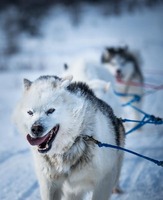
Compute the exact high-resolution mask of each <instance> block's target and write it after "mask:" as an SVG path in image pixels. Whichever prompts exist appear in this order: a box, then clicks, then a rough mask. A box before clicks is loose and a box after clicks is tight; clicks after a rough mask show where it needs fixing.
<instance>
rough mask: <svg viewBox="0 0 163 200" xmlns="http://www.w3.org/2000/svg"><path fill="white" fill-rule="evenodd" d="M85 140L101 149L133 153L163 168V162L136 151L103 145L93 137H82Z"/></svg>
mask: <svg viewBox="0 0 163 200" xmlns="http://www.w3.org/2000/svg"><path fill="white" fill-rule="evenodd" d="M82 137H83V139H84V140H86V141H92V142H94V143H95V144H97V145H98V146H99V147H100V148H102V147H107V148H112V149H118V150H121V151H125V152H128V153H131V154H133V155H136V156H138V157H141V158H143V159H146V160H148V161H151V162H153V163H155V164H156V165H158V166H161V167H163V161H159V160H156V159H153V158H150V157H147V156H144V155H142V154H139V153H136V152H134V151H131V150H129V149H126V148H123V147H120V146H116V145H112V144H107V143H102V142H100V141H98V140H96V139H94V138H93V137H92V136H88V135H83V136H82Z"/></svg>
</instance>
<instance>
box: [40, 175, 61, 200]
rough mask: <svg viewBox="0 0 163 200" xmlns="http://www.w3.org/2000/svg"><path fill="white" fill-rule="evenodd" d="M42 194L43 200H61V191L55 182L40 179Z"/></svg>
mask: <svg viewBox="0 0 163 200" xmlns="http://www.w3.org/2000/svg"><path fill="white" fill-rule="evenodd" d="M39 184H40V193H41V199H42V200H54V199H55V200H60V199H61V195H62V192H61V189H60V187H59V186H58V185H56V184H55V183H54V182H51V181H48V180H47V179H45V178H43V177H42V178H41V180H40V178H39Z"/></svg>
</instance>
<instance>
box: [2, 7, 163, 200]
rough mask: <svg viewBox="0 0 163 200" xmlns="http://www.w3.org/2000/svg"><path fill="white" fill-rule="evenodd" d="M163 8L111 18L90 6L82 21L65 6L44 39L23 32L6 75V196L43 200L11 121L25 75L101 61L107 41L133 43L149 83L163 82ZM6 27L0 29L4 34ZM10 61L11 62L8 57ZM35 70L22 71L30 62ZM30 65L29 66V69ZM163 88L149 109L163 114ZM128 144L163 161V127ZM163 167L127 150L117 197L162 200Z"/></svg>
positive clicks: (52, 14) (54, 12)
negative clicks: (78, 62)
mask: <svg viewBox="0 0 163 200" xmlns="http://www.w3.org/2000/svg"><path fill="white" fill-rule="evenodd" d="M162 11H163V6H157V7H155V8H153V9H152V10H145V9H144V10H141V12H139V11H137V12H134V13H130V14H128V13H126V14H123V15H121V16H107V15H104V14H103V13H102V10H101V9H100V8H98V7H90V6H84V7H83V8H82V12H81V13H80V23H79V25H77V26H74V24H73V21H72V18H71V15H70V14H69V13H68V12H66V10H65V9H63V8H62V7H56V8H55V9H51V10H50V11H49V14H48V16H46V18H44V20H43V21H42V25H41V27H40V31H41V33H42V34H41V36H40V37H35V38H32V37H29V36H28V35H27V34H25V33H24V34H22V35H21V36H20V43H21V52H20V53H18V54H17V55H15V56H12V57H11V58H8V61H7V63H6V64H8V65H9V66H10V70H9V71H4V72H1V73H0V140H1V141H0V199H1V200H11V199H13V200H27V199H28V200H31V199H32V200H38V199H40V196H39V188H38V184H37V179H36V176H35V172H34V167H33V162H32V155H31V152H30V150H29V146H28V144H27V142H26V141H25V140H24V138H23V137H22V136H21V135H20V134H19V133H18V132H17V131H16V129H15V127H14V125H13V124H12V122H11V114H12V111H13V108H14V106H15V104H16V102H17V100H18V99H19V97H20V95H21V91H22V79H23V78H24V77H26V78H29V79H31V80H33V79H35V78H37V77H38V76H39V75H41V74H61V73H62V71H63V64H64V63H68V64H69V63H70V64H71V62H73V61H75V60H77V59H79V58H80V59H81V60H82V59H86V60H88V61H89V60H91V61H92V60H93V62H97V64H98V62H99V61H100V55H101V52H102V50H103V49H104V47H106V46H107V45H119V44H120V45H124V44H128V45H129V46H130V47H131V48H133V49H136V50H137V51H138V52H139V53H140V54H141V56H142V59H143V64H142V65H143V69H142V70H143V72H144V76H145V80H146V82H149V83H152V84H156V85H157V84H158V85H161V84H163V56H162V52H163V37H162V35H163V21H162V19H163V12H162ZM2 32H3V31H1V32H0V34H1V36H0V37H2V38H3V36H2V34H3V33H2ZM5 62H6V61H5ZM27 65H28V68H31V69H33V70H27V71H25V70H20V68H23V67H24V66H27ZM24 68H25V67H24ZM162 99H163V90H160V91H157V92H156V93H154V94H151V95H148V96H146V98H145V99H144V106H143V110H144V111H146V112H147V113H149V114H154V115H156V116H159V117H163V105H162ZM126 147H128V148H130V149H132V150H134V151H137V152H139V153H142V154H144V155H147V156H150V157H153V158H155V159H158V160H163V126H162V125H157V126H155V125H146V126H145V127H144V128H143V129H141V130H140V131H137V132H134V133H132V134H131V135H128V136H127V139H126ZM162 177H163V168H161V167H158V166H156V165H155V164H153V163H150V162H148V161H145V160H143V159H141V158H138V157H135V156H133V155H129V154H127V153H126V156H125V160H124V165H123V170H122V175H121V180H120V184H121V187H122V189H123V190H124V194H122V195H113V196H112V199H113V200H116V199H119V200H137V199H143V200H147V199H148V200H162V199H163V181H162Z"/></svg>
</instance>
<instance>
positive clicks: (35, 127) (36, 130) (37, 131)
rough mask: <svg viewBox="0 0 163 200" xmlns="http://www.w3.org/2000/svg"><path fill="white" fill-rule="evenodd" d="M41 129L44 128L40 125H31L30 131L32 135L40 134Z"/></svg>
mask: <svg viewBox="0 0 163 200" xmlns="http://www.w3.org/2000/svg"><path fill="white" fill-rule="evenodd" d="M43 130H44V128H43V126H41V125H33V126H32V128H31V131H32V133H33V135H35V136H39V135H41V133H42V132H43Z"/></svg>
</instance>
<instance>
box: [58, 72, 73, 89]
mask: <svg viewBox="0 0 163 200" xmlns="http://www.w3.org/2000/svg"><path fill="white" fill-rule="evenodd" d="M72 79H73V76H72V75H69V76H65V77H63V78H62V80H61V85H60V86H61V87H63V88H66V87H67V86H68V85H69V84H70V83H71V81H72Z"/></svg>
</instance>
